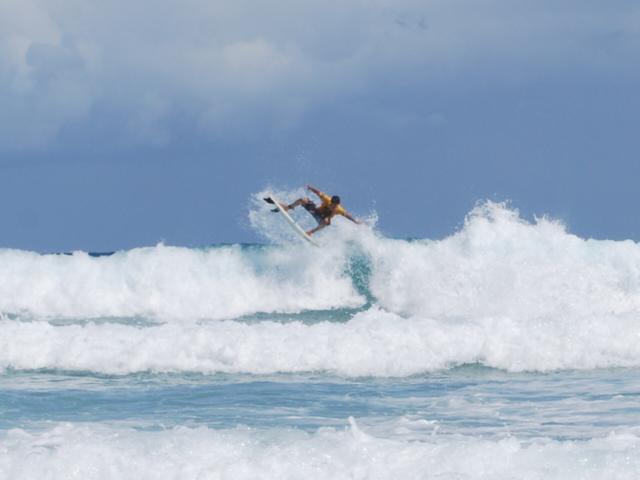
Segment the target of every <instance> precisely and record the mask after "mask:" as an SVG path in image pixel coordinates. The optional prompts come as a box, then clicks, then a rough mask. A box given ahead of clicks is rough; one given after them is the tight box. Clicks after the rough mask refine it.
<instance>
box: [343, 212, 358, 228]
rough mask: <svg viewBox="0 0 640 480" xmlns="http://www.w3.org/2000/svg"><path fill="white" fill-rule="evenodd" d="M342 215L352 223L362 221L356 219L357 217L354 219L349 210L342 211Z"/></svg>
mask: <svg viewBox="0 0 640 480" xmlns="http://www.w3.org/2000/svg"><path fill="white" fill-rule="evenodd" d="M342 216H343V217H344V218H348V219H349V220H351V221H352V222H353V223H357V224H358V225H360V224H361V223H362V222H361V221H360V220H358V219H356V218H353V217H352V216H351V214H350V213H349V212H344V213H343V214H342Z"/></svg>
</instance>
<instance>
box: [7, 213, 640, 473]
mask: <svg viewBox="0 0 640 480" xmlns="http://www.w3.org/2000/svg"><path fill="white" fill-rule="evenodd" d="M252 221H253V222H254V223H256V224H257V228H260V229H261V230H262V231H266V232H268V234H269V237H270V240H271V242H272V243H271V244H268V245H234V244H228V245H217V246H212V247H208V248H203V249H188V248H181V247H170V246H165V245H157V246H155V247H146V248H139V249H134V250H130V251H125V252H116V253H113V254H100V255H97V254H87V253H84V252H73V253H72V254H69V255H65V254H60V255H42V254H37V253H33V252H24V251H16V250H3V251H0V312H1V313H2V317H1V318H0V327H1V328H0V371H1V373H0V478H2V479H4V478H7V479H26V478H29V479H31V478H33V479H35V478H38V479H40V478H65V479H67V478H82V479H87V478H96V479H102V478H136V479H138V478H154V479H155V478H198V479H201V478H212V479H213V478H216V479H217V478H233V479H236V478H438V479H466V478H469V479H472V478H491V479H495V478H498V479H500V478H505V479H506V478H527V479H535V478H540V479H542V478H544V479H548V478H558V479H560V478H562V479H570V478H581V479H582V478H601V479H605V478H606V479H611V478H614V479H616V478H620V479H623V478H624V479H626V478H638V476H639V475H640V420H639V419H640V375H639V373H640V342H639V340H640V323H639V321H638V320H639V314H640V246H638V244H636V243H634V242H630V241H626V242H613V241H595V240H587V239H581V238H578V237H576V236H574V235H571V234H570V233H568V232H567V231H566V229H565V228H564V227H563V226H562V225H561V224H559V223H557V222H554V221H551V220H546V219H540V220H538V221H536V222H534V223H530V222H527V221H525V220H523V219H521V218H520V217H519V216H518V214H517V212H515V211H513V210H510V209H508V208H506V207H505V206H503V205H496V204H485V205H482V206H479V207H478V208H477V209H476V210H474V211H473V212H471V213H470V215H469V217H468V218H467V220H466V221H465V224H464V226H463V228H462V229H461V230H460V231H459V232H457V233H456V234H454V235H452V236H451V237H449V238H446V239H443V240H438V241H433V240H414V241H405V240H395V239H388V238H385V237H384V236H382V235H380V234H379V233H377V232H376V231H375V230H374V229H362V228H356V227H352V226H351V225H344V224H343V225H336V226H335V227H332V228H333V230H332V231H331V232H330V234H327V232H325V236H319V237H318V238H319V240H320V241H321V242H325V244H324V245H323V247H324V248H322V249H320V250H314V249H313V248H311V247H308V246H301V245H300V243H296V239H295V238H290V237H289V232H288V230H286V226H285V228H284V229H281V228H280V226H279V225H278V223H277V218H275V216H271V215H262V212H260V211H259V210H256V211H255V212H253V216H252ZM273 222H275V223H273Z"/></svg>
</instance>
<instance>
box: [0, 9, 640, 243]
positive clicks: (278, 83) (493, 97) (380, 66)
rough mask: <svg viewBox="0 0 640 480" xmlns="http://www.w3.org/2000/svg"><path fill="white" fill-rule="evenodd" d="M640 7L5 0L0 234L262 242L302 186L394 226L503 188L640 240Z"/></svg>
mask: <svg viewBox="0 0 640 480" xmlns="http://www.w3.org/2000/svg"><path fill="white" fill-rule="evenodd" d="M639 59H640V4H638V2H632V1H609V2H602V1H590V0H583V1H572V0H567V1H561V2H558V1H550V0H549V1H547V0H541V1H537V2H530V1H517V0H509V1H507V0H500V1H478V0H460V1H451V0H448V1H424V0H423V1H405V0H395V1H390V0H389V1H384V0H378V1H343V2H332V1H330V2H326V1H325V2H298V1H270V2H255V1H254V2H247V1H234V2H230V1H226V2H220V1H204V0H202V1H201V0H185V1H181V2H177V1H163V0H156V1H145V0H141V1H139V2H125V1H121V0H112V1H109V2H101V1H91V0H48V1H44V0H43V1H36V0H20V1H17V0H3V2H2V3H1V4H0V104H2V106H3V108H2V109H0V172H1V175H2V179H3V182H2V185H3V186H2V189H0V218H2V224H3V227H4V228H3V233H2V236H1V237H0V245H2V246H5V247H13V248H26V249H35V250H38V251H61V250H73V249H85V250H112V249H120V248H130V247H133V246H138V245H149V244H154V243H156V242H157V241H160V240H164V241H166V242H167V243H171V244H178V245H190V246H196V245H206V244H210V243H214V242H237V241H255V240H257V239H258V238H259V237H258V236H257V235H256V234H255V232H253V231H251V230H250V229H249V228H248V227H247V222H246V209H247V205H248V198H249V195H250V194H251V193H252V192H255V191H258V190H260V189H261V188H263V187H265V186H266V185H274V186H277V187H280V188H287V187H290V188H294V187H299V186H301V185H303V184H305V183H307V182H311V183H314V184H317V185H318V186H320V187H321V188H324V189H326V190H328V191H330V192H331V193H334V192H335V193H339V194H340V195H341V196H342V197H343V199H344V201H345V203H346V206H347V207H348V208H349V209H350V210H352V211H353V212H355V213H356V214H367V213H368V212H369V211H370V210H372V209H375V210H376V211H377V212H378V214H379V217H380V224H379V227H380V229H381V230H382V231H383V232H385V233H386V234H388V235H391V236H395V237H429V238H438V237H442V236H444V235H447V234H450V233H452V232H453V231H455V229H456V228H457V227H459V225H460V224H461V222H462V221H463V218H464V215H465V214H466V213H467V212H468V211H469V210H470V209H471V208H472V206H473V205H474V203H475V202H477V201H479V200H483V199H487V198H488V199H492V200H510V201H511V202H512V204H513V206H514V207H517V208H519V209H520V210H521V211H522V213H523V214H524V215H526V216H531V215H534V214H538V215H541V214H548V215H550V216H552V217H556V218H559V219H562V220H563V221H565V222H566V223H567V225H568V226H569V228H570V230H571V231H573V232H575V233H578V234H580V235H583V236H594V237H598V238H632V239H635V240H638V239H640V216H638V215H637V208H636V207H637V205H638V204H639V203H640V202H639V200H640V193H639V192H640V189H639V188H638V186H637V184H638V179H639V178H640V175H639V173H640V162H639V161H638V152H639V151H640V148H639V147H640V131H639V130H640V127H639V126H640V113H639V112H640V89H639V88H638V80H640V66H639V65H640V63H639V61H638V60H639Z"/></svg>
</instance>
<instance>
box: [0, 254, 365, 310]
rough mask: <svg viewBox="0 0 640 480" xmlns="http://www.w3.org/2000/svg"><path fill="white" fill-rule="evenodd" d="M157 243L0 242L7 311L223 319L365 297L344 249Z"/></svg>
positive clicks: (1, 291) (0, 282)
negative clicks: (80, 246)
mask: <svg viewBox="0 0 640 480" xmlns="http://www.w3.org/2000/svg"><path fill="white" fill-rule="evenodd" d="M305 250H306V249H305V248H302V249H294V248H286V247H280V248H277V247H274V248H269V249H255V250H252V249H242V248H240V247H239V246H229V247H218V248H212V249H208V250H193V249H188V248H178V247H169V246H164V245H158V246H155V247H149V248H137V249H134V250H131V251H127V252H118V253H116V254H114V255H111V256H107V257H99V258H95V257H91V256H89V255H87V254H86V253H83V252H75V253H74V254H73V255H39V254H36V253H32V252H24V251H17V250H0V312H2V313H5V314H6V313H13V314H21V315H22V316H28V317H35V318H43V319H47V318H75V319H78V318H81V319H82V318H84V319H88V318H99V317H135V316H139V317H145V318H148V319H162V320H167V319H202V318H206V319H221V318H232V317H237V316H240V315H246V314H252V313H255V312H299V311H302V310H307V309H311V310H314V309H329V308H335V307H346V306H356V305H359V304H361V303H362V302H363V299H362V298H361V297H360V296H359V295H358V294H357V292H356V291H355V290H354V289H353V287H352V285H351V279H350V278H349V277H348V275H346V274H345V273H344V271H343V269H344V254H343V252H342V251H341V249H337V250H333V251H331V252H329V253H325V254H323V255H309V254H308V252H307V251H305Z"/></svg>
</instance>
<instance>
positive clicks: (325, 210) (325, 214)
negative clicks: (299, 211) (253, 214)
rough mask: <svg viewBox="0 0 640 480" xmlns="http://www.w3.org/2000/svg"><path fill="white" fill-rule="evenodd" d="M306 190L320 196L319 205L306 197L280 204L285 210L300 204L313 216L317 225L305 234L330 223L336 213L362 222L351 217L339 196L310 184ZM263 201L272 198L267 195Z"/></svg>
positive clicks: (270, 200) (355, 221)
mask: <svg viewBox="0 0 640 480" xmlns="http://www.w3.org/2000/svg"><path fill="white" fill-rule="evenodd" d="M307 190H310V191H312V192H313V193H315V194H316V195H317V196H318V198H320V202H321V203H320V205H319V206H318V205H316V204H315V203H314V202H313V201H312V200H310V199H309V198H307V197H303V198H299V199H298V200H296V201H295V202H293V203H292V204H290V205H281V206H282V208H283V209H285V210H293V209H294V208H296V207H297V206H300V205H302V207H303V208H304V209H305V210H306V211H307V212H309V213H310V214H311V215H312V216H313V218H314V219H315V220H316V222H318V226H317V227H316V228H312V229H311V230H309V231H308V232H307V235H313V234H314V233H316V232H317V231H318V230H321V229H323V228H324V227H326V226H328V225H331V219H332V218H333V217H335V216H336V215H342V216H343V217H344V218H347V219H349V220H351V221H352V222H353V223H362V222H360V221H359V220H356V219H355V218H353V217H352V216H351V215H350V214H349V212H347V211H346V210H345V208H344V207H343V206H342V205H341V204H340V197H339V196H338V195H333V196H331V197H330V196H329V195H327V194H326V193H324V192H321V191H320V190H318V189H317V188H316V187H314V186H312V185H307ZM264 201H265V202H267V203H271V204H273V200H272V199H271V198H269V197H267V198H265V199H264ZM271 211H272V212H277V211H278V209H277V208H275V209H273V210H271Z"/></svg>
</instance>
